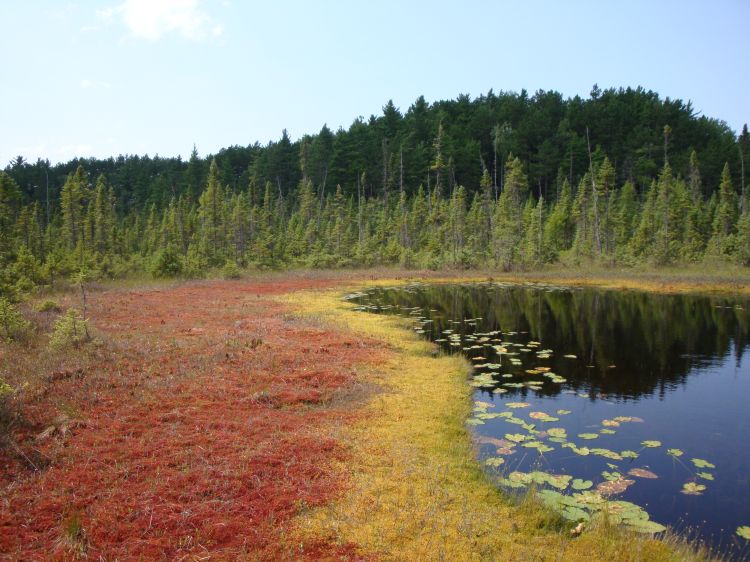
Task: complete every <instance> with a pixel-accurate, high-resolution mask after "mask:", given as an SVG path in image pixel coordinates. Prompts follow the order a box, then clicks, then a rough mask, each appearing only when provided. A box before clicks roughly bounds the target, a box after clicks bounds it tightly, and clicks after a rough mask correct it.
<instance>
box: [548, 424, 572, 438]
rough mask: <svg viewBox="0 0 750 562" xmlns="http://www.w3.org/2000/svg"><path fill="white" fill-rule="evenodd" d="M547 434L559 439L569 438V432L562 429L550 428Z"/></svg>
mask: <svg viewBox="0 0 750 562" xmlns="http://www.w3.org/2000/svg"><path fill="white" fill-rule="evenodd" d="M547 434H548V435H549V436H550V437H559V438H565V437H567V436H568V434H567V432H566V431H565V429H564V428H562V427H550V428H549V429H548V430H547Z"/></svg>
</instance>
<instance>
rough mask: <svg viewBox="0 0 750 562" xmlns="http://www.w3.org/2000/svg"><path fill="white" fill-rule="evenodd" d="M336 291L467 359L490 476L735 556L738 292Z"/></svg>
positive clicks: (746, 403)
mask: <svg viewBox="0 0 750 562" xmlns="http://www.w3.org/2000/svg"><path fill="white" fill-rule="evenodd" d="M348 298H349V299H350V300H352V301H353V302H355V303H358V304H359V305H360V308H361V309H362V310H367V311H371V312H385V313H395V314H401V315H405V316H408V317H410V318H413V319H414V322H415V327H414V329H415V330H417V331H418V332H420V333H423V334H424V336H425V337H427V338H429V339H431V340H432V341H435V342H437V343H438V344H439V345H440V346H441V347H442V348H443V349H444V350H446V351H454V352H461V353H463V354H465V355H466V357H468V358H469V359H470V360H471V362H472V364H473V365H474V371H473V373H472V376H471V379H470V384H472V385H473V386H474V387H475V388H476V392H475V395H474V399H475V408H474V413H473V415H472V417H471V418H470V419H469V420H467V423H468V424H469V425H471V426H472V431H473V432H474V434H475V437H476V440H477V443H478V447H479V451H480V457H481V459H482V461H483V462H485V464H486V466H487V468H488V470H490V471H491V472H493V473H495V474H496V475H497V480H498V483H499V485H500V486H502V487H504V488H507V489H514V488H518V489H521V490H522V489H524V488H526V487H528V486H529V485H531V484H535V485H536V486H537V487H538V489H540V490H541V492H540V495H541V497H542V498H543V499H544V501H545V502H547V503H549V504H550V505H551V506H553V507H554V508H556V509H557V510H558V511H559V512H560V513H561V514H562V515H563V516H564V517H566V518H568V519H570V520H571V521H585V520H588V519H589V518H590V517H592V516H595V515H597V514H600V513H601V512H602V511H607V512H608V513H609V514H610V516H611V517H612V518H614V519H616V520H618V521H621V522H622V523H623V524H624V525H626V526H628V527H630V528H632V529H634V530H636V531H641V532H647V533H648V532H658V531H660V530H661V529H662V526H661V524H664V525H668V526H671V527H672V528H674V529H676V530H678V531H681V532H687V533H688V534H689V535H691V536H693V537H696V538H699V539H700V540H703V541H705V542H706V543H708V544H709V545H711V546H712V547H713V548H715V549H717V550H718V551H720V552H722V553H724V554H728V555H729V556H730V557H733V558H734V557H736V558H744V557H747V555H748V551H749V550H748V548H749V547H748V538H750V528H746V527H750V360H748V353H747V351H748V345H749V344H750V301H748V300H747V299H743V298H727V297H716V296H693V295H688V296H686V295H654V294H647V293H641V292H629V291H606V290H597V289H567V288H559V287H550V286H541V285H506V284H498V283H483V284H465V285H455V284H454V285H416V286H409V287H399V288H376V289H370V290H367V291H366V292H363V293H357V294H355V295H350V296H349V297H348ZM746 534H747V535H748V538H744V537H743V535H746Z"/></svg>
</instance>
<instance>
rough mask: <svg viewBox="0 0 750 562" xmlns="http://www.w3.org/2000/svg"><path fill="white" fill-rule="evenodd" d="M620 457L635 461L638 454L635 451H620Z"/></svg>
mask: <svg viewBox="0 0 750 562" xmlns="http://www.w3.org/2000/svg"><path fill="white" fill-rule="evenodd" d="M620 456H621V457H622V458H624V459H637V458H638V453H636V452H635V451H620Z"/></svg>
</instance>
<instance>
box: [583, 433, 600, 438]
mask: <svg viewBox="0 0 750 562" xmlns="http://www.w3.org/2000/svg"><path fill="white" fill-rule="evenodd" d="M578 437H580V438H581V439H597V438H598V437H599V434H598V433H579V434H578Z"/></svg>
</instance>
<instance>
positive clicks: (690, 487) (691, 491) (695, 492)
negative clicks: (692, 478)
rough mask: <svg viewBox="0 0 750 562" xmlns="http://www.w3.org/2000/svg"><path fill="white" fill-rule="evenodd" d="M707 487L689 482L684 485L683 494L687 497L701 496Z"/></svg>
mask: <svg viewBox="0 0 750 562" xmlns="http://www.w3.org/2000/svg"><path fill="white" fill-rule="evenodd" d="M705 489H706V487H705V486H704V485H703V484H696V483H695V482H687V483H685V484H683V485H682V490H681V492H682V493H683V494H685V495H686V496H700V495H701V494H702V493H703V492H704V491H705Z"/></svg>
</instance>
